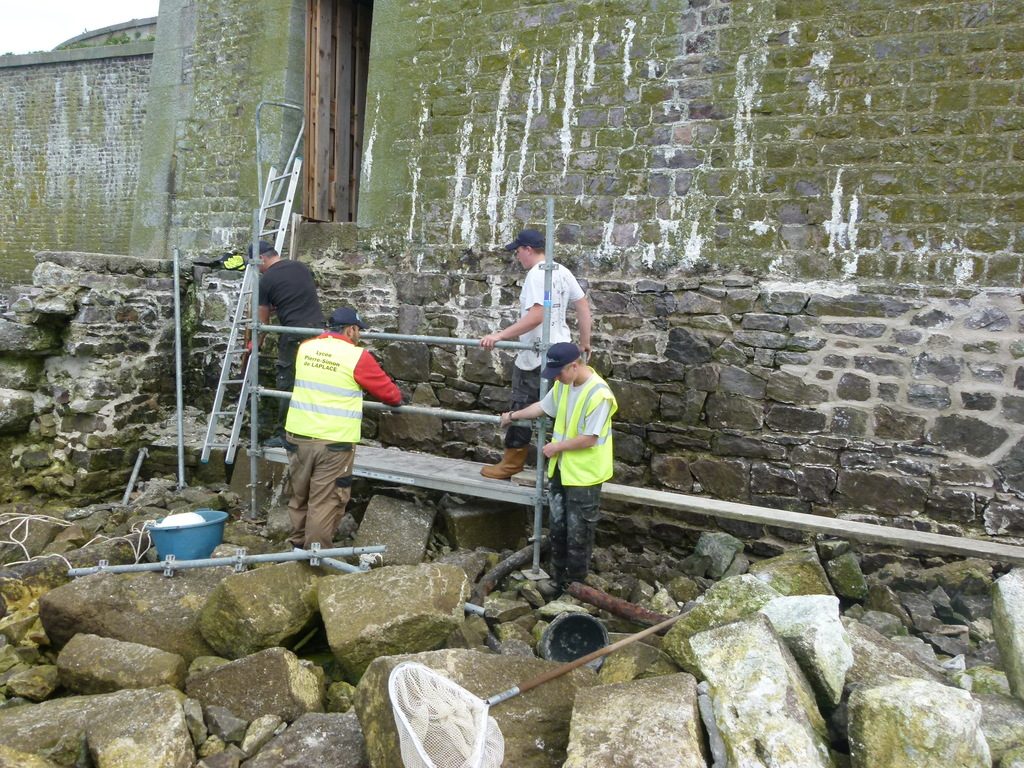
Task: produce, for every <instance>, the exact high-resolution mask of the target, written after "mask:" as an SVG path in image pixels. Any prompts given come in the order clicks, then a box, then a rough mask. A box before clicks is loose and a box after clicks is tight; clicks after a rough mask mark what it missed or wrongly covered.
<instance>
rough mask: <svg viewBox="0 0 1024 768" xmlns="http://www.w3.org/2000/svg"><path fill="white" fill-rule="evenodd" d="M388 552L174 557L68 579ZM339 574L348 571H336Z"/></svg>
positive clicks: (75, 572) (80, 572) (72, 572)
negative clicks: (195, 558)
mask: <svg viewBox="0 0 1024 768" xmlns="http://www.w3.org/2000/svg"><path fill="white" fill-rule="evenodd" d="M386 551H387V547H386V546H384V545H382V544H381V545H373V546H367V547H333V548H331V549H295V550H292V551H291V552H268V553H266V554H262V555H247V554H245V550H239V553H238V554H235V555H231V556H229V557H205V558H202V559H198V560H178V559H177V558H175V557H174V556H173V555H172V556H169V557H166V558H164V559H163V560H161V561H160V562H158V563H135V564H133V565H106V564H104V563H100V565H94V566H91V567H89V568H70V569H68V576H71V577H75V576H90V575H92V574H94V573H135V572H138V571H184V570H187V569H189V568H213V567H216V566H234V567H236V568H242V567H244V566H246V565H251V564H253V563H285V562H290V561H292V560H310V561H312V560H332V558H335V557H352V556H355V555H373V554H380V553H383V552H386ZM327 564H328V565H330V566H331V567H333V568H338V565H345V566H348V563H341V562H340V561H338V560H333V561H332V562H329V563H327ZM349 567H350V568H352V569H353V571H360V570H362V569H361V568H357V567H356V566H349ZM338 570H347V569H344V568H339V569H338Z"/></svg>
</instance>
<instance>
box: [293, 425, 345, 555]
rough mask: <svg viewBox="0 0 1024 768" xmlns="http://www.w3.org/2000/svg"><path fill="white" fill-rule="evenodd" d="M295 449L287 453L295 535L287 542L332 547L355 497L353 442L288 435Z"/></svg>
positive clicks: (307, 547) (297, 544)
mask: <svg viewBox="0 0 1024 768" xmlns="http://www.w3.org/2000/svg"><path fill="white" fill-rule="evenodd" d="M288 442H290V443H292V444H293V445H294V446H295V449H294V450H291V451H289V452H288V468H289V477H290V480H291V486H292V496H291V499H290V500H289V502H288V514H289V516H290V517H291V523H292V535H291V536H289V537H288V541H289V542H290V543H291V544H292V545H293V546H296V547H301V548H303V549H309V547H310V546H312V544H313V543H314V542H316V543H318V544H319V545H320V546H321V547H322V548H324V549H326V548H328V547H330V546H331V542H332V541H333V540H334V534H335V532H336V531H337V530H338V524H339V523H340V522H341V518H342V517H343V516H344V515H345V507H346V506H348V500H349V498H350V497H351V496H352V463H353V461H354V460H355V457H356V446H355V444H354V443H335V442H331V441H329V440H316V439H314V438H310V437H299V436H298V435H293V434H290V433H289V434H288Z"/></svg>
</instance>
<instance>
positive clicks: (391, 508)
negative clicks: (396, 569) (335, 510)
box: [354, 496, 434, 565]
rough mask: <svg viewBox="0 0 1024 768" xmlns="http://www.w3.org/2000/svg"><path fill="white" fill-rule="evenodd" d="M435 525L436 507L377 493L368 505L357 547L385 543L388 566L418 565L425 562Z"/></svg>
mask: <svg viewBox="0 0 1024 768" xmlns="http://www.w3.org/2000/svg"><path fill="white" fill-rule="evenodd" d="M433 525H434V510H433V509H432V508H428V507H426V506H424V505H422V504H416V503H414V502H411V501H404V500H402V499H395V498H392V497H391V496H374V497H373V498H372V499H370V503H369V504H367V506H366V512H365V513H364V514H363V521H362V522H361V523H360V524H359V530H358V531H357V532H356V540H355V544H354V546H357V547H367V546H371V545H377V544H383V545H384V546H386V547H387V551H386V552H385V553H384V563H385V565H418V564H419V563H422V562H423V556H424V555H425V554H426V551H427V541H428V540H429V539H430V531H431V528H432V527H433Z"/></svg>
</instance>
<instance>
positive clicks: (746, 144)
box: [732, 53, 758, 172]
mask: <svg viewBox="0 0 1024 768" xmlns="http://www.w3.org/2000/svg"><path fill="white" fill-rule="evenodd" d="M757 88H758V84H757V82H756V77H755V73H754V72H753V68H752V67H750V66H749V65H748V58H747V54H745V53H744V54H741V55H740V57H739V58H738V59H737V60H736V88H735V90H734V92H733V98H734V99H735V100H736V114H735V115H733V118H732V127H733V146H734V148H735V151H736V167H737V168H739V169H740V170H743V171H748V172H749V171H751V170H753V168H754V143H753V142H752V141H751V135H750V132H751V128H752V127H753V121H752V119H751V113H752V111H753V108H754V94H755V93H756V92H757Z"/></svg>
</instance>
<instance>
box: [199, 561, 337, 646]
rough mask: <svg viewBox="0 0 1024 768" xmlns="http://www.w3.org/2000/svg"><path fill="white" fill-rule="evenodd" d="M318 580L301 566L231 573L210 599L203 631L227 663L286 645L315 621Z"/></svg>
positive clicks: (201, 623) (204, 612)
mask: <svg viewBox="0 0 1024 768" xmlns="http://www.w3.org/2000/svg"><path fill="white" fill-rule="evenodd" d="M319 580H320V576H319V574H318V573H317V572H316V571H315V570H314V569H313V568H311V567H310V566H309V565H308V564H306V563H300V562H291V563H279V564H277V565H269V566H264V567H262V568H256V569H254V570H251V571H245V572H242V573H232V574H231V575H230V576H228V577H226V578H225V579H224V580H223V581H221V582H220V583H219V584H218V585H217V586H216V587H215V588H214V590H213V592H211V593H210V596H209V598H208V599H207V600H206V604H205V605H204V606H203V609H202V611H200V613H199V631H200V632H201V633H202V635H203V638H204V639H205V640H206V641H207V642H208V643H209V644H210V646H211V647H212V648H213V649H214V650H215V651H217V653H218V654H220V655H221V656H225V657H227V658H229V659H240V658H241V657H243V656H248V655H249V654H252V653H256V651H262V650H264V649H266V648H274V647H279V646H287V645H288V641H289V640H290V639H291V638H293V637H294V636H295V635H297V634H299V633H300V632H302V631H303V630H304V629H305V628H306V627H308V626H309V625H310V624H311V623H312V621H313V620H314V618H315V617H316V614H317V582H318V581H319Z"/></svg>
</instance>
